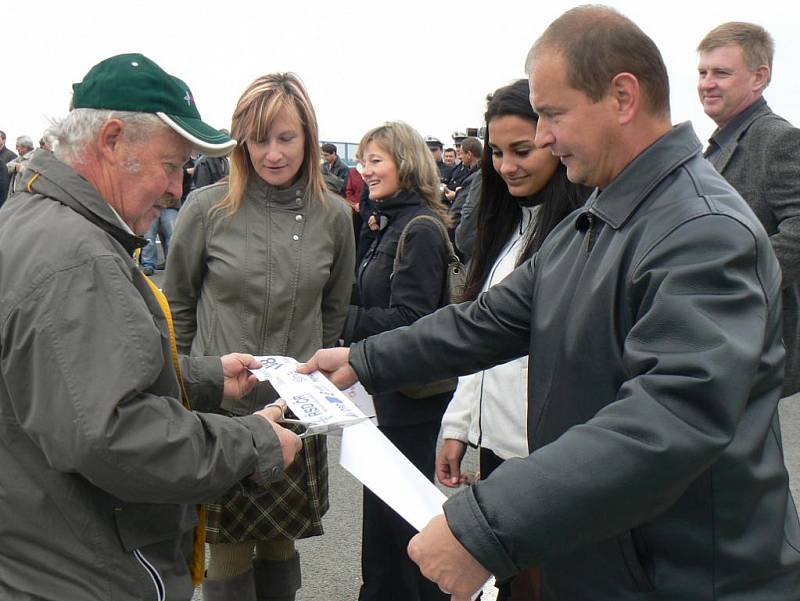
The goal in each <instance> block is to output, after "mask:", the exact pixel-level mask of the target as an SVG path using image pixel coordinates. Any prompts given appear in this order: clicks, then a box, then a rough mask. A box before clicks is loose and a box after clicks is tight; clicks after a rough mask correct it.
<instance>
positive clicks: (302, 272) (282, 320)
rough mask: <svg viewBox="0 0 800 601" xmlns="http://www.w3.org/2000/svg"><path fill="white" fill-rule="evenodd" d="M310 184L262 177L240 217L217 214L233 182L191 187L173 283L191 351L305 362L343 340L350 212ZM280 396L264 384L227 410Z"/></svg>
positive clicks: (180, 332)
mask: <svg viewBox="0 0 800 601" xmlns="http://www.w3.org/2000/svg"><path fill="white" fill-rule="evenodd" d="M304 187H305V182H304V181H302V180H301V181H299V182H298V183H297V184H295V185H294V186H291V187H290V188H286V189H281V190H279V189H276V188H274V187H272V186H270V185H268V184H267V183H266V182H264V181H263V180H262V179H261V178H259V177H254V178H252V181H251V184H250V187H249V189H248V190H247V193H246V196H245V200H244V202H243V203H242V205H241V207H240V208H239V210H238V211H237V212H236V214H234V215H233V216H231V217H226V216H225V215H223V214H221V213H213V214H212V213H210V211H211V209H212V207H213V206H214V205H215V204H216V203H217V202H219V201H220V200H221V199H222V198H223V197H224V196H225V194H226V193H227V191H228V184H227V183H220V184H215V185H213V186H209V187H207V188H203V189H202V190H196V191H195V192H193V193H192V194H191V195H190V200H189V202H187V203H186V205H185V206H184V208H183V209H181V212H180V214H179V215H178V222H177V224H176V226H175V232H174V233H173V236H172V241H171V244H170V249H169V254H168V256H167V276H166V280H165V282H164V291H165V292H166V294H167V297H168V298H169V300H170V306H171V307H172V311H173V316H174V318H175V334H176V337H177V339H178V346H179V348H180V349H181V350H182V351H184V352H190V353H191V354H192V355H209V354H212V355H216V354H222V353H227V352H231V351H232V350H234V349H237V350H242V351H245V352H249V353H253V354H256V355H264V354H267V355H288V356H291V357H294V358H296V359H298V360H301V361H304V360H306V359H308V358H309V357H311V355H312V354H314V351H316V350H317V349H318V348H320V347H323V346H326V347H329V346H333V345H334V344H335V343H336V341H337V340H338V339H339V336H340V335H341V332H342V327H343V326H344V320H345V316H346V315H347V306H348V301H349V299H350V293H351V290H352V286H353V269H354V260H355V259H354V255H355V244H354V241H353V226H352V221H351V217H350V214H351V211H350V207H349V206H348V205H347V204H346V203H345V202H344V200H343V199H341V198H339V197H337V196H334V195H333V194H330V193H326V196H325V199H324V201H323V200H322V199H307V198H306V196H305V193H304ZM272 400H274V393H273V392H272V389H271V387H269V386H260V387H258V388H256V390H255V391H254V392H252V393H251V394H250V395H248V396H247V397H245V398H244V399H242V400H240V401H236V402H231V403H226V404H225V408H226V409H228V410H230V411H233V412H234V413H237V414H245V413H251V412H252V411H254V410H256V409H259V408H261V407H263V406H264V405H265V404H266V403H268V402H270V401H272Z"/></svg>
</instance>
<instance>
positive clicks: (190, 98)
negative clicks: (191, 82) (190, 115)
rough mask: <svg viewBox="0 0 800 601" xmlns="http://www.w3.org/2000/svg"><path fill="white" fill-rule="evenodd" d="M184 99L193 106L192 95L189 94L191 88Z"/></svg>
mask: <svg viewBox="0 0 800 601" xmlns="http://www.w3.org/2000/svg"><path fill="white" fill-rule="evenodd" d="M183 99H184V100H185V101H186V104H188V105H189V106H192V97H191V96H190V95H189V90H186V96H184V97H183Z"/></svg>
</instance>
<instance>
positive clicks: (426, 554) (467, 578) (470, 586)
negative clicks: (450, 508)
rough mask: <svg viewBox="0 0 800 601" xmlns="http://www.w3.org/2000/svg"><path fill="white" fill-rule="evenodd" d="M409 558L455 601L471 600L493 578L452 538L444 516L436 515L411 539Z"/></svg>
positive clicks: (424, 574)
mask: <svg viewBox="0 0 800 601" xmlns="http://www.w3.org/2000/svg"><path fill="white" fill-rule="evenodd" d="M408 556H409V557H410V558H411V559H412V560H413V561H414V563H416V564H417V565H418V566H419V569H420V571H421V572H422V575H423V576H425V577H426V578H427V579H428V580H431V581H433V582H435V583H436V584H438V585H439V588H440V589H441V590H442V591H446V592H447V593H449V594H451V595H452V599H453V600H454V601H469V599H470V598H471V596H472V594H473V593H475V592H476V591H477V590H478V589H479V588H481V586H483V584H484V583H485V582H486V581H487V580H488V579H489V576H491V574H490V573H489V572H488V571H487V570H486V568H484V567H483V566H482V565H481V564H480V563H478V561H477V560H476V559H475V558H474V557H473V556H472V555H470V553H469V551H467V550H466V549H465V548H464V546H463V545H462V544H461V543H460V542H458V539H457V538H456V537H455V536H453V533H452V532H451V530H450V527H449V526H448V525H447V520H446V519H445V517H444V516H443V515H437V516H436V517H435V518H433V519H432V520H431V521H430V522H428V525H427V526H425V528H423V529H422V530H421V531H420V533H419V534H417V535H416V536H415V537H414V538H412V539H411V542H409V543H408Z"/></svg>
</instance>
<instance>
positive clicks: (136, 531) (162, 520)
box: [114, 504, 197, 552]
mask: <svg viewBox="0 0 800 601" xmlns="http://www.w3.org/2000/svg"><path fill="white" fill-rule="evenodd" d="M114 520H115V521H116V524H117V533H118V534H119V539H120V543H121V544H122V548H123V549H125V550H126V551H129V552H130V551H133V550H134V549H141V548H143V547H147V546H148V545H152V544H154V543H158V542H161V541H166V540H177V539H179V538H180V537H181V536H182V535H183V534H184V533H185V532H188V531H189V530H191V529H192V528H193V527H194V526H195V524H197V509H196V508H195V506H194V505H144V504H142V505H122V506H118V507H115V508H114Z"/></svg>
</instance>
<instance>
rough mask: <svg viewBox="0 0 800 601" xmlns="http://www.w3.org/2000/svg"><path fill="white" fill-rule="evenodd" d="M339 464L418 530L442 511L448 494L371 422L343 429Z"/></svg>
mask: <svg viewBox="0 0 800 601" xmlns="http://www.w3.org/2000/svg"><path fill="white" fill-rule="evenodd" d="M339 463H341V465H342V467H343V468H344V469H346V470H347V471H348V472H350V473H351V474H353V476H355V477H356V478H357V479H358V480H359V481H360V482H361V483H362V484H364V486H366V487H368V488H369V489H370V490H371V491H372V492H374V493H375V494H376V495H377V496H378V497H380V498H381V499H382V500H383V501H384V502H385V503H386V504H387V505H389V506H390V507H391V508H392V509H394V510H395V511H396V512H397V513H399V514H400V515H401V516H403V518H404V519H405V520H406V521H407V522H408V523H409V524H411V525H412V526H413V527H414V528H416V529H417V530H422V528H424V527H425V526H426V525H427V524H428V522H429V521H430V520H431V519H432V518H434V517H436V516H437V515H439V514H441V513H442V504H443V503H444V502H445V501H446V500H447V497H445V496H444V494H443V493H442V492H441V491H440V490H439V489H438V488H436V487H435V486H434V485H433V483H432V482H431V481H430V480H428V479H427V478H426V477H425V476H423V475H422V472H420V471H419V470H418V469H417V468H416V467H414V465H413V464H412V463H411V462H410V461H409V460H408V459H407V458H406V456H405V455H403V454H402V453H401V452H400V451H398V450H397V447H395V446H394V445H393V444H392V443H391V442H390V441H389V439H388V438H386V436H384V435H383V434H382V433H381V431H380V430H378V428H376V427H375V426H374V425H373V424H371V423H369V422H361V423H360V424H356V425H354V426H349V427H348V428H345V430H344V432H342V451H341V455H340V456H339ZM431 469H433V466H431Z"/></svg>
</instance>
